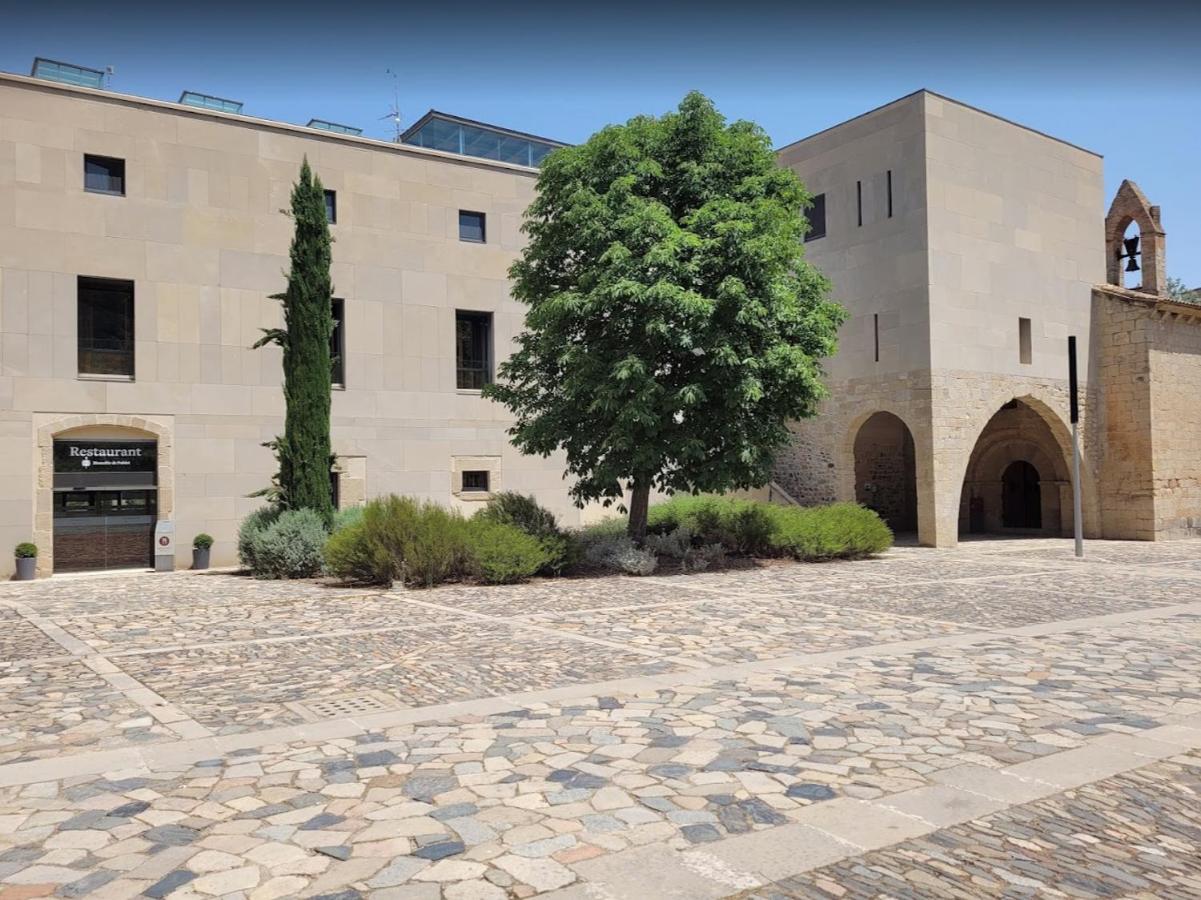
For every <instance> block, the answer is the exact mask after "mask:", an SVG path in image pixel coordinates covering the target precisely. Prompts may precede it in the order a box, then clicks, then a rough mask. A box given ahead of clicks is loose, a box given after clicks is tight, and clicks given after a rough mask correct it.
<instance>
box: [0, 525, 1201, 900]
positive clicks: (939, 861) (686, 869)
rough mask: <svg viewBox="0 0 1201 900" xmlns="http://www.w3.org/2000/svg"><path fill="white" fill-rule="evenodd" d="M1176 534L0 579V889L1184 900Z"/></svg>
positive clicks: (1195, 789)
mask: <svg viewBox="0 0 1201 900" xmlns="http://www.w3.org/2000/svg"><path fill="white" fill-rule="evenodd" d="M1198 560H1201V543H1199V542H1180V543H1167V544H1154V545H1145V544H1143V545H1134V544H1111V543H1101V542H1093V543H1091V544H1090V556H1089V559H1088V560H1087V561H1084V562H1080V561H1077V560H1074V559H1073V558H1072V557H1071V550H1070V542H1061V541H1006V542H980V543H971V544H966V545H964V546H963V547H961V548H960V549H958V550H956V551H951V552H942V551H933V550H920V549H916V548H900V549H897V550H894V551H892V552H890V553H889V554H887V555H886V556H884V557H882V558H880V559H876V560H869V561H864V562H859V563H839V564H829V565H822V566H803V565H773V566H768V567H765V568H762V569H757V570H750V571H737V572H719V573H704V574H700V575H695V576H673V577H666V578H650V579H630V578H611V579H598V580H586V581H554V582H544V583H540V584H537V585H527V586H516V587H497V588H475V587H472V588H466V587H449V588H445V589H438V590H433V591H421V592H416V591H400V590H398V591H393V592H386V593H381V592H370V591H363V590H361V589H359V590H346V589H340V588H330V587H324V586H320V585H313V584H285V583H278V582H276V583H263V582H254V581H251V580H249V579H244V578H239V577H236V576H231V575H223V574H199V573H196V574H193V573H177V574H171V575H149V574H147V575H129V576H123V577H112V576H98V577H92V578H64V579H53V580H50V581H47V582H38V583H34V584H29V585H25V584H21V585H18V584H12V585H6V586H0V900H7V898H16V897H37V896H89V897H133V896H151V897H165V896H170V897H172V898H196V897H215V896H224V897H245V898H256V900H258V898H271V897H285V896H287V897H291V896H312V897H318V896H320V897H326V898H331V897H336V898H339V900H350V898H356V897H360V896H364V897H365V896H372V897H380V898H415V900H434V898H438V900H471V898H475V900H489V898H497V900H499V898H504V897H519V898H520V897H529V896H534V895H542V896H545V897H554V898H556V900H577V898H578V900H584V898H586V900H619V898H627V897H628V898H638V900H643V898H654V897H671V896H676V897H723V896H732V895H739V894H742V895H745V896H746V897H754V898H756V900H766V898H778V897H810V896H818V897H823V896H829V897H874V896H879V895H887V896H894V897H904V896H912V897H926V896H947V897H968V896H972V897H975V896H982V895H987V896H991V895H1012V896H1032V895H1039V896H1044V895H1045V896H1073V897H1075V896H1117V895H1123V896H1126V895H1135V896H1138V895H1142V896H1148V897H1150V896H1157V897H1158V896H1196V895H1198V894H1201V803H1199V802H1198V801H1199V800H1201V565H1198Z"/></svg>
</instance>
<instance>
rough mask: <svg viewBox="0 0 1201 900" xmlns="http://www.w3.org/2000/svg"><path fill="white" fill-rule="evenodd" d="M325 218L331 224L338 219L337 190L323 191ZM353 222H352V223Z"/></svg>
mask: <svg viewBox="0 0 1201 900" xmlns="http://www.w3.org/2000/svg"><path fill="white" fill-rule="evenodd" d="M325 218H326V221H328V222H329V224H331V225H333V224H335V223H336V222H337V221H338V192H337V191H326V192H325ZM352 224H353V223H352Z"/></svg>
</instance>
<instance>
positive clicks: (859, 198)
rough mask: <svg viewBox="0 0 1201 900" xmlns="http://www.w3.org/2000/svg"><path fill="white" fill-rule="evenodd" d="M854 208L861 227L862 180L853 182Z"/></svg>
mask: <svg viewBox="0 0 1201 900" xmlns="http://www.w3.org/2000/svg"><path fill="white" fill-rule="evenodd" d="M855 210H856V214H857V216H858V218H859V227H860V228H862V227H863V182H862V181H856V182H855Z"/></svg>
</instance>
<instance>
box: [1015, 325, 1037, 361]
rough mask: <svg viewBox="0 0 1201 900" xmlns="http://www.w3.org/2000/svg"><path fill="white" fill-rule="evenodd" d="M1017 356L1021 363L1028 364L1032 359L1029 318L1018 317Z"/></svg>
mask: <svg viewBox="0 0 1201 900" xmlns="http://www.w3.org/2000/svg"><path fill="white" fill-rule="evenodd" d="M1018 358H1019V359H1020V360H1021V363H1022V365H1024V366H1028V365H1030V362H1031V361H1032V360H1033V358H1034V357H1033V354H1032V352H1031V348H1030V320H1029V319H1021V318H1019V319H1018Z"/></svg>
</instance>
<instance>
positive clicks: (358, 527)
mask: <svg viewBox="0 0 1201 900" xmlns="http://www.w3.org/2000/svg"><path fill="white" fill-rule="evenodd" d="M335 528H336V530H335V531H334V533H333V534H331V535H330V536H329V540H327V541H326V542H325V550H324V551H323V556H324V557H325V571H326V572H328V573H329V574H330V575H333V576H334V577H335V578H340V579H342V580H343V581H352V582H359V583H363V584H371V583H379V584H390V583H391V582H392V580H393V578H394V575H393V573H392V567H391V560H390V558H389V557H387V555H386V554H377V553H376V549H377V548H376V545H375V544H374V543H373V542H372V541H371V540H369V538H368V534H367V528H366V526H365V525H364V523H363V521H362V520H361V519H360V521H358V522H356V523H355V524H353V525H347V526H346V527H344V528H337V523H335Z"/></svg>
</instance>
